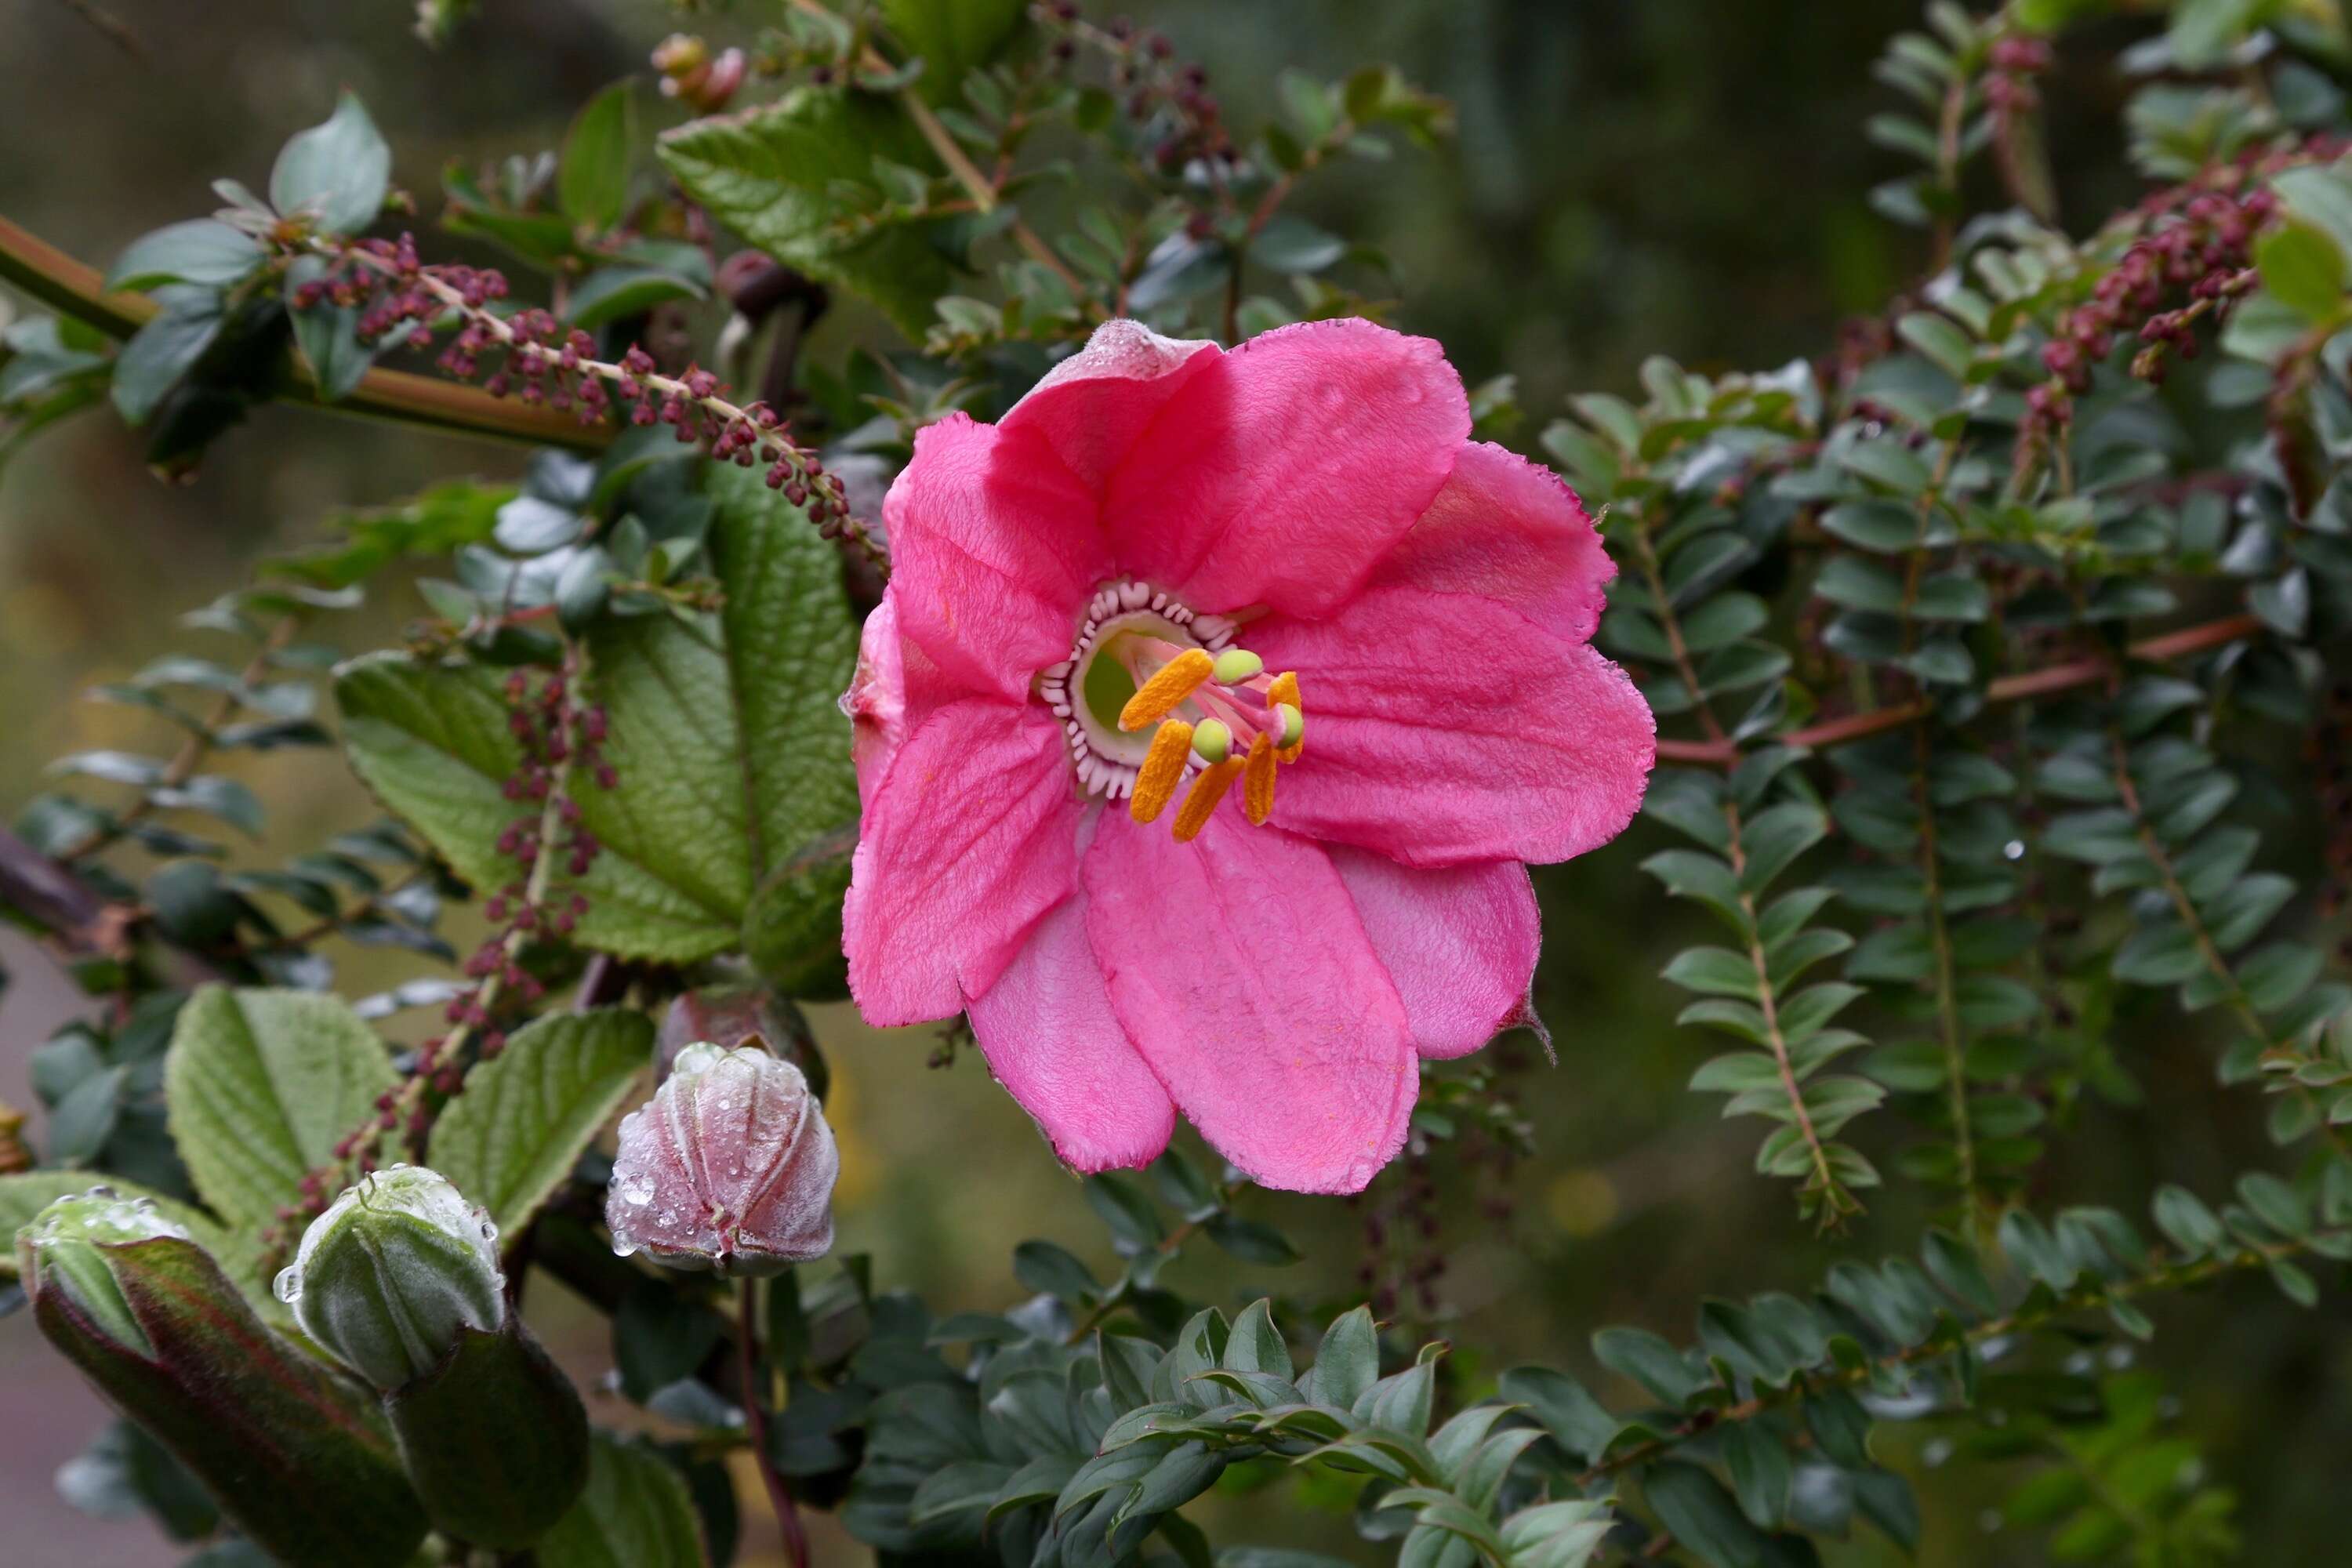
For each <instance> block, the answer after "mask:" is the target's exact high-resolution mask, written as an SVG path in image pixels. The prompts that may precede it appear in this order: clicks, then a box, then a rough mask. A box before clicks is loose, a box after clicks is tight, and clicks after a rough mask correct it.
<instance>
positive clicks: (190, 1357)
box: [16, 1187, 425, 1568]
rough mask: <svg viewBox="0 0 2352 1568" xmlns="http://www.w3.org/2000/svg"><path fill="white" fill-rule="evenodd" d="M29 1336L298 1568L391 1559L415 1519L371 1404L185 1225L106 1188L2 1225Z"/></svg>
mask: <svg viewBox="0 0 2352 1568" xmlns="http://www.w3.org/2000/svg"><path fill="white" fill-rule="evenodd" d="M16 1253H17V1258H18V1262H19V1264H20V1268H21V1276H22V1279H23V1283H24V1287H25V1289H26V1293H27V1295H28V1296H29V1297H30V1298H31V1301H32V1309H33V1318H34V1321H35V1322H36V1323H37V1324H38V1325H39V1327H40V1330H41V1332H42V1333H43V1334H44V1335H45V1336H47V1339H48V1340H49V1342H51V1343H52V1344H54V1345H56V1346H57V1347H58V1350H59V1351H60V1352H63V1353H64V1354H65V1356H66V1358H67V1359H68V1360H69V1361H71V1362H72V1363H74V1364H75V1365H76V1366H78V1367H79V1368H80V1369H81V1371H82V1373H84V1374H85V1375H86V1376H88V1377H89V1380H90V1381H91V1382H92V1383H94V1384H97V1385H98V1387H99V1388H100V1391H101V1392H103V1393H104V1394H106V1396H107V1397H108V1398H109V1399H110V1400H111V1401H112V1402H113V1403H114V1404H115V1405H117V1406H118V1407H120V1408H121V1411H122V1412H123V1414H124V1415H128V1416H130V1417H131V1419H132V1420H134V1421H136V1422H138V1423H139V1425H140V1426H142V1427H144V1428H146V1430H147V1431H148V1432H149V1433H151V1434H152V1436H154V1437H155V1439H156V1440H157V1441H158V1442H160V1443H162V1444H163V1447H166V1448H168V1449H169V1450H171V1452H172V1453H173V1455H174V1456H176V1457H177V1458H178V1459H179V1460H180V1462H181V1463H182V1464H184V1465H185V1466H187V1468H189V1469H190V1470H191V1471H192V1472H194V1475H195V1476H196V1478H197V1479H199V1480H201V1481H203V1482H204V1484H205V1488H206V1489H207V1490H209V1491H210V1492H211V1493H212V1495H213V1497H214V1499H215V1500H216V1501H217V1502H218V1503H219V1504H220V1507H221V1510H222V1511H223V1512H225V1513H226V1514H227V1515H228V1516H229V1517H230V1518H231V1519H233V1520H235V1521H236V1525H237V1528H238V1529H240V1530H242V1531H244V1532H245V1533H246V1534H247V1536H249V1537H250V1538H251V1539H252V1540H253V1542H254V1543H255V1544H256V1545H257V1546H259V1547H260V1548H261V1549H262V1550H263V1551H265V1552H268V1553H269V1555H270V1556H271V1557H273V1558H275V1559H277V1560H278V1561H280V1562H283V1563H292V1564H295V1565H296V1568H396V1565H398V1564H401V1563H405V1562H407V1561H408V1558H409V1556H410V1554H411V1553H413V1552H415V1549H416V1546H417V1543H418V1542H421V1541H422V1540H423V1539H424V1537H425V1516H424V1514H423V1512H422V1511H421V1510H419V1508H418V1506H417V1500H416V1497H415V1493H414V1492H413V1491H411V1490H410V1489H409V1486H408V1482H407V1480H406V1479H405V1478H404V1476H403V1475H402V1473H401V1466H400V1460H399V1458H398V1457H397V1455H396V1454H395V1452H394V1447H393V1444H392V1441H391V1439H390V1437H389V1436H387V1435H386V1434H385V1432H384V1430H383V1425H382V1422H381V1419H380V1417H379V1415H378V1413H377V1412H376V1411H375V1410H374V1409H373V1408H372V1407H371V1406H370V1405H369V1403H368V1402H367V1401H366V1400H365V1399H364V1398H363V1397H362V1396H361V1395H360V1394H358V1393H357V1392H356V1391H355V1390H353V1389H352V1388H351V1387H350V1386H349V1385H347V1384H345V1383H343V1382H342V1381H341V1379H339V1378H337V1377H336V1376H334V1375H333V1374H332V1373H330V1372H329V1371H328V1370H327V1369H326V1368H324V1367H322V1366H320V1364H319V1363H317V1362H316V1361H315V1360H313V1359H312V1358H310V1356H307V1355H305V1354H303V1353H302V1352H300V1351H299V1350H297V1349H295V1348H294V1347H293V1346H292V1345H290V1344H288V1343H287V1342H285V1341H284V1340H282V1339H280V1338H279V1337H278V1335H277V1334H276V1333H274V1332H272V1331H270V1329H269V1328H268V1325H266V1324H264V1323H263V1322H262V1321H261V1320H260V1319H258V1318H257V1317H256V1316H255V1315H254V1313H253V1309H252V1308H251V1307H249V1306H248V1305H247V1303H246V1300H245V1298H244V1297H243V1296H242V1295H240V1294H239V1293H238V1291H237V1289H236V1286H235V1285H233V1284H231V1283H230V1282H229V1280H228V1279H227V1278H226V1276H225V1275H223V1274H222V1273H221V1271H220V1268H218V1266H217V1265H215V1263H214V1262H213V1260H212V1258H211V1257H210V1256H209V1255H208V1254H206V1253H205V1250H204V1248H203V1247H199V1246H197V1245H196V1243H195V1242H194V1240H192V1239H191V1238H190V1237H189V1236H188V1233H187V1232H186V1231H185V1230H184V1229H183V1228H181V1227H180V1226H177V1225H174V1224H173V1223H172V1222H171V1221H170V1220H168V1219H166V1218H164V1217H163V1215H161V1214H158V1213H157V1212H156V1211H155V1208H154V1206H153V1205H152V1204H150V1203H149V1202H148V1201H147V1200H145V1199H139V1200H136V1201H126V1200H124V1199H121V1198H118V1197H117V1196H115V1194H112V1193H111V1192H110V1191H109V1190H107V1189H106V1188H104V1187H98V1188H94V1189H92V1190H91V1191H89V1192H88V1193H85V1194H81V1195H80V1196H78V1197H68V1198H60V1199H58V1201H57V1202H55V1203H53V1204H51V1205H49V1206H48V1207H47V1208H46V1209H44V1210H42V1211H41V1213H40V1214H39V1215H37V1216H36V1217H35V1218H34V1220H33V1223H32V1224H30V1225H28V1226H25V1227H24V1228H23V1229H22V1230H20V1231H18V1232H17V1233H16Z"/></svg>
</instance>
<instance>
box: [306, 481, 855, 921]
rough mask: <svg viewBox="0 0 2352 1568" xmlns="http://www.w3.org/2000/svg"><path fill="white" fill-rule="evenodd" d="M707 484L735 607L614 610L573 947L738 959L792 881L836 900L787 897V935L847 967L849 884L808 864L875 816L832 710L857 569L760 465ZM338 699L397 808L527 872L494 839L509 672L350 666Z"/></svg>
mask: <svg viewBox="0 0 2352 1568" xmlns="http://www.w3.org/2000/svg"><path fill="white" fill-rule="evenodd" d="M709 485H710V489H711V490H712V492H713V493H714V494H716V495H717V496H718V498H719V508H718V511H717V513H716V515H715V517H714V518H713V520H712V522H711V527H710V532H709V538H708V542H707V547H708V549H709V552H710V558H711V561H712V563H713V566H714V568H715V570H716V572H717V574H718V577H719V582H720V584H721V586H722V587H723V588H724V590H725V593H726V603H725V605H724V606H723V607H722V608H721V609H720V610H719V612H718V613H716V614H715V615H710V616H700V617H698V618H696V619H695V621H694V622H693V623H692V624H691V625H689V624H686V623H684V622H681V621H679V620H678V619H677V618H676V617H673V616H639V617H635V618H634V619H628V620H616V619H614V618H612V617H606V618H604V619H603V620H600V621H599V622H598V623H597V624H596V626H594V628H593V630H592V633H591V637H590V645H591V647H592V650H593V669H594V671H595V689H596V691H597V694H598V696H599V698H600V699H601V700H602V701H603V702H604V708H605V713H606V718H607V722H608V726H609V729H608V735H607V739H606V742H605V756H606V757H607V758H608V759H609V760H610V761H611V762H612V763H613V765H614V769H615V771H616V773H618V775H619V778H618V787H617V788H615V789H614V790H612V791H610V792H607V791H604V790H600V789H598V788H596V787H595V786H594V785H593V784H591V783H589V782H588V781H586V780H584V779H583V780H580V781H578V782H577V783H576V784H575V785H574V787H573V790H572V795H573V798H574V799H575V800H576V801H577V802H578V804H579V805H580V809H581V815H582V819H583V822H584V823H585V824H586V825H587V826H588V827H589V829H590V830H591V831H592V832H593V833H594V834H595V835H596V837H597V838H598V839H599V840H600V841H601V843H602V844H603V846H604V852H603V853H601V854H600V855H598V856H597V858H596V859H595V862H594V864H593V866H592V868H590V870H589V873H588V875H587V876H586V877H585V878H584V879H583V880H582V881H581V882H580V884H579V890H580V891H581V892H583V893H584V894H585V895H586V896H587V898H588V900H589V902H588V909H587V910H586V911H585V912H584V913H583V915H582V916H581V917H580V921H579V925H578V929H577V932H576V940H578V941H579V942H581V943H583V945H585V946H588V947H592V948H597V949H600V950H603V951H605V952H613V953H615V954H618V955H619V956H622V957H625V958H643V959H651V960H656V961H660V962H664V963H692V962H695V961H697V960H699V959H703V958H707V957H709V956H711V955H712V954H714V953H719V952H727V951H730V950H732V949H735V948H736V947H738V946H739V945H740V943H741V942H742V941H743V934H742V933H743V928H744V922H745V919H746V916H747V914H749V913H750V912H751V910H752V909H753V907H754V905H755V902H757V901H758V900H761V899H762V898H763V896H765V897H767V898H768V900H769V903H770V905H772V903H773V900H774V897H775V896H776V895H775V886H777V885H782V884H786V883H789V884H791V886H790V887H789V888H786V889H785V891H786V893H788V894H789V893H790V892H791V891H792V890H793V889H797V888H803V887H805V889H806V896H807V897H808V898H809V899H811V900H814V901H815V902H816V903H819V904H821V905H822V907H821V908H816V909H814V910H811V911H800V912H802V913H804V914H808V915H809V916H810V918H807V919H803V920H800V921H785V920H784V919H783V916H784V915H785V914H787V913H792V912H793V911H790V910H782V911H780V910H775V909H773V908H772V907H771V908H769V909H768V910H767V911H766V912H767V915H768V920H769V923H770V924H771V925H775V926H780V927H785V928H789V929H791V930H796V931H803V932H805V933H806V936H805V940H807V941H809V942H812V943H814V945H815V946H816V947H817V948H818V949H819V950H821V951H829V952H831V953H832V954H834V955H835V957H836V962H837V954H838V952H839V928H838V923H837V922H838V900H839V897H840V894H841V891H842V890H843V887H844V886H845V879H842V878H839V877H808V876H807V874H808V871H809V866H808V859H807V858H808V856H809V854H810V853H811V851H812V850H813V849H814V848H819V847H823V846H824V845H825V844H827V843H828V842H830V841H832V840H833V839H835V837H836V836H837V835H838V834H839V833H840V832H841V830H842V829H844V828H845V827H846V826H848V825H849V824H850V823H852V822H854V821H855V820H856V812H857V788H856V775H855V773H853V771H852V769H851V765H850V760H849V742H848V721H847V720H845V719H844V718H843V717H842V715H841V713H840V710H839V709H838V708H837V707H836V706H835V699H836V698H837V697H838V695H839V693H840V692H841V690H842V689H843V688H844V687H845V686H846V685H847V684H848V681H849V676H850V671H851V668H852V667H853V666H854V664H855V662H856V639H857V633H856V624H855V622H854V621H853V619H852V617H851V614H850V609H849V602H848V597H847V595H846V594H845V592H844V590H843V587H842V581H841V567H840V560H839V558H838V556H836V555H835V552H834V550H833V547H832V546H831V545H830V544H829V543H827V542H825V541H824V540H823V539H822V538H820V537H818V535H817V533H816V531H815V530H814V529H812V528H810V527H809V525H808V523H807V521H805V519H803V517H802V515H801V514H800V512H799V511H797V510H794V509H793V507H791V506H790V505H789V504H788V503H787V502H785V501H784V500H782V499H781V498H780V497H778V496H776V495H775V494H774V492H772V491H771V490H769V489H767V488H766V487H765V486H764V485H763V484H762V483H761V479H760V476H759V475H758V474H757V473H756V472H751V471H745V470H740V469H736V468H714V469H713V470H712V471H711V474H710V478H709ZM335 692H336V698H337V700H338V701H339V702H340V703H341V707H342V710H343V718H344V723H343V738H344V742H345V744H346V746H347V748H348V749H349V751H350V754H351V757H352V765H353V767H354V768H355V769H356V770H357V771H358V773H359V774H360V776H361V778H362V780H364V781H365V782H366V783H367V784H368V785H369V787H370V788H371V789H373V791H374V792H375V793H376V795H377V796H378V798H379V799H381V800H382V801H383V803H384V804H385V805H387V806H389V807H390V808H391V809H392V810H393V811H394V812H395V813H396V814H398V815H399V816H402V817H404V818H405V819H406V820H407V821H408V822H409V823H410V824H411V825H412V826H415V828H416V830H417V831H418V832H419V833H421V834H422V835H423V836H424V837H425V839H426V840H427V841H428V842H430V843H431V844H432V845H433V847H435V848H436V850H438V851H439V852H440V853H441V854H442V855H443V856H444V857H446V858H447V859H448V861H449V863H450V864H451V865H452V866H454V867H455V868H457V872H458V874H459V875H461V876H463V877H464V878H466V879H467V880H468V881H471V882H473V883H474V884H476V885H477V886H479V887H491V888H496V887H499V886H503V885H504V884H505V883H506V882H508V881H510V880H512V879H513V878H514V875H515V868H514V866H513V863H512V862H511V861H509V860H508V859H507V858H504V857H502V856H500V855H499V854H498V853H497V840H498V836H499V832H500V831H501V830H502V829H503V828H504V827H505V826H506V825H507V824H508V823H509V822H511V821H513V820H514V818H515V816H516V808H515V805H514V804H513V803H512V802H510V801H509V800H507V799H506V798H505V797H504V795H502V793H501V784H502V782H503V781H504V780H505V779H506V778H507V777H508V776H509V774H510V773H512V772H513V771H514V770H515V768H516V767H517V765H518V764H519V763H520V753H519V752H518V751H517V750H516V747H515V742H514V741H513V738H512V737H511V736H510V735H509V732H508V731H507V720H506V701H505V699H504V697H503V696H502V695H501V694H500V692H499V689H498V680H497V678H496V676H495V675H494V674H493V673H492V672H489V671H487V670H484V669H478V668H462V667H450V666H446V665H426V664H423V663H420V662H419V661H417V660H415V659H414V658H408V657H406V656H404V655H399V654H389V655H377V656H373V657H370V658H362V659H357V660H354V661H352V663H349V664H346V665H344V666H343V667H342V668H341V669H340V670H339V671H338V673H337V679H336V686H335ZM835 858H838V857H835ZM827 864H831V861H830V860H828V861H827ZM804 877H805V878H807V879H806V880H805V881H804V882H803V881H797V880H795V879H801V878H804ZM558 881H559V884H560V885H561V886H562V887H563V888H565V889H568V888H569V886H570V884H568V883H564V882H562V879H560V878H559V879H558ZM828 919H829V920H830V921H832V923H831V924H828Z"/></svg>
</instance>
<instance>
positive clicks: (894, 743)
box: [841, 588, 971, 809]
mask: <svg viewBox="0 0 2352 1568" xmlns="http://www.w3.org/2000/svg"><path fill="white" fill-rule="evenodd" d="M970 695H971V690H970V689H969V688H967V687H965V686H963V685H962V684H961V682H959V681H957V680H956V679H953V678H952V677H950V675H948V673H947V672H946V671H944V670H942V669H941V668H940V667H939V665H938V664H937V663H936V662H935V661H934V660H933V659H932V658H931V657H930V655H929V654H927V653H925V652H924V651H923V650H922V649H921V648H919V647H916V646H914V645H913V644H911V643H909V642H908V641H907V639H906V638H905V637H903V636H901V635H900V633H899V630H898V592H897V590H896V589H895V588H894V589H889V590H886V591H885V592H884V593H883V595H882V602H881V604H879V605H876V606H875V609H874V613H873V614H872V615H869V616H866V626H865V629H864V630H863V631H862V632H860V633H859V634H858V639H857V668H856V671H855V672H854V673H853V674H852V675H851V676H850V678H849V689H848V690H846V691H845V692H843V693H842V694H841V710H842V712H843V713H845V714H846V715H847V716H848V719H849V754H850V759H851V761H852V762H853V763H855V764H856V768H857V802H858V805H859V806H860V807H862V808H867V809H870V808H871V807H872V806H873V804H874V792H875V790H876V789H877V788H879V787H880V786H881V783H882V775H883V773H885V772H886V771H887V769H888V768H889V765H890V759H891V758H893V757H895V756H897V755H898V748H899V747H900V746H902V745H904V744H905V743H906V740H907V736H908V732H909V731H913V730H915V729H917V728H919V726H920V725H921V724H922V721H924V720H925V719H928V718H929V717H930V715H931V712H932V710H934V709H936V708H938V707H940V705H941V704H942V703H947V702H953V701H955V700H957V699H959V698H962V697H967V696H970Z"/></svg>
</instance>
